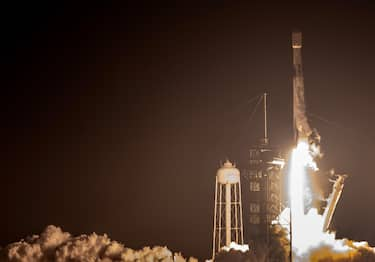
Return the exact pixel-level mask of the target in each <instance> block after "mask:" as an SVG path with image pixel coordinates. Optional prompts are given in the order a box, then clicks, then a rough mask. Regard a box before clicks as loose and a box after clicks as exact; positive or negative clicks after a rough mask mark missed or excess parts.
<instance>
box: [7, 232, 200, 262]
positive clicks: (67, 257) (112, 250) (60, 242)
mask: <svg viewBox="0 0 375 262" xmlns="http://www.w3.org/2000/svg"><path fill="white" fill-rule="evenodd" d="M0 261H9V262H47V261H57V262H63V261H84V262H91V261H92V262H97V261H101V262H112V261H116V262H121V261H139V262H143V261H147V262H148V261H150V262H151V261H163V262H172V261H175V262H184V261H186V260H185V259H184V258H183V257H182V255H181V254H180V253H174V254H173V253H172V252H171V251H170V250H168V248H167V247H161V246H155V247H153V248H150V247H144V248H143V249H141V250H133V249H131V248H126V247H124V246H123V245H122V244H121V243H119V242H116V241H112V240H110V239H109V238H108V236H107V235H106V234H104V235H97V234H96V233H92V234H90V235H80V236H77V237H73V236H71V235H70V234H69V233H67V232H63V231H62V230H61V228H59V227H56V226H52V225H50V226H48V227H47V228H46V229H45V230H44V231H43V233H42V234H41V235H40V236H38V235H33V236H31V237H27V238H26V239H25V240H21V241H19V242H16V243H12V244H9V245H8V246H7V247H5V248H3V249H0ZM188 261H189V262H197V261H198V260H197V259H195V258H189V260H188Z"/></svg>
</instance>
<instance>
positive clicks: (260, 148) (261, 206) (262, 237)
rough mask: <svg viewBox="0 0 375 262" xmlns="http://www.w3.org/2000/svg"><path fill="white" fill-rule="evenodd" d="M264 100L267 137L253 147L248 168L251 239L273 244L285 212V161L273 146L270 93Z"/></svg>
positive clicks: (265, 135)
mask: <svg viewBox="0 0 375 262" xmlns="http://www.w3.org/2000/svg"><path fill="white" fill-rule="evenodd" d="M263 102H264V137H263V138H262V139H261V140H260V142H259V143H258V145H256V146H254V147H253V148H251V149H250V162H249V164H250V168H249V169H248V170H246V178H247V179H248V181H249V192H247V193H248V194H247V195H248V199H249V200H248V203H247V210H246V211H247V212H246V213H247V214H248V218H247V223H246V225H247V227H246V229H247V238H248V239H247V240H248V241H249V242H250V244H251V243H260V242H263V243H265V244H266V245H269V237H270V229H271V224H272V221H274V220H275V219H276V218H277V217H278V215H279V214H280V212H281V208H282V207H281V187H282V177H281V176H282V174H281V169H282V168H283V166H284V160H283V159H282V158H281V153H280V151H279V150H278V149H277V148H275V147H271V146H270V145H269V139H268V134H267V94H264V96H263Z"/></svg>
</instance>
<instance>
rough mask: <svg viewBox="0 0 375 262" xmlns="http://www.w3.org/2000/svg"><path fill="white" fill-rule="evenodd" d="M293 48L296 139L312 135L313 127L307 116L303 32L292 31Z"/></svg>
mask: <svg viewBox="0 0 375 262" xmlns="http://www.w3.org/2000/svg"><path fill="white" fill-rule="evenodd" d="M292 48H293V67H294V74H293V124H294V139H295V141H298V140H299V139H307V138H308V137H309V136H310V135H311V132H312V131H311V128H310V126H309V123H308V121H307V117H306V106H305V89H304V81H303V70H302V53H301V50H302V34H301V32H293V33H292Z"/></svg>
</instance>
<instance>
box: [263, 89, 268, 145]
mask: <svg viewBox="0 0 375 262" xmlns="http://www.w3.org/2000/svg"><path fill="white" fill-rule="evenodd" d="M263 105H264V144H265V145H268V130H267V93H264V94H263Z"/></svg>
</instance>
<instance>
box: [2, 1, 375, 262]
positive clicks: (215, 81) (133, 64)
mask: <svg viewBox="0 0 375 262" xmlns="http://www.w3.org/2000/svg"><path fill="white" fill-rule="evenodd" d="M213 2H214V1H211V4H209V3H208V1H207V3H205V4H202V3H201V4H197V3H195V4H193V3H191V4H182V3H181V4H174V5H168V6H167V5H165V6H164V5H160V6H156V5H146V4H145V5H143V6H142V5H141V4H139V5H138V6H134V5H130V4H129V5H126V4H123V5H122V6H115V5H110V4H102V5H95V4H93V3H90V4H87V5H80V6H77V5H67V4H61V6H52V5H51V4H50V5H42V4H39V5H38V4H36V5H34V4H33V5H31V4H29V5H26V6H22V5H21V4H19V5H18V6H9V7H4V8H3V13H4V16H3V18H2V19H4V22H3V23H2V27H3V29H2V42H3V43H2V44H3V45H4V46H3V48H2V59H1V60H2V64H3V70H2V72H3V74H4V76H3V77H2V80H1V81H2V82H3V84H2V85H1V86H2V92H1V96H0V97H1V100H0V101H1V107H2V110H1V111H2V114H3V116H2V120H1V123H2V126H3V128H2V134H1V138H2V150H1V152H2V156H1V159H2V161H1V162H2V164H1V165H0V166H1V169H0V176H1V190H0V198H1V199H2V203H3V207H2V208H1V210H2V211H1V214H2V215H1V216H0V217H1V218H0V219H1V220H0V225H1V226H0V245H1V246H4V245H6V244H7V243H10V242H13V241H17V240H19V239H21V238H23V237H25V236H26V235H31V234H37V233H39V232H41V231H42V230H43V228H44V227H45V226H46V225H49V224H54V225H57V226H61V227H62V228H63V230H65V231H68V232H71V233H72V234H75V235H78V234H81V233H91V232H93V231H95V232H97V233H100V234H102V233H107V234H108V235H109V236H110V237H111V238H112V239H115V240H118V241H120V242H122V243H124V244H125V245H126V246H128V247H131V248H140V247H143V246H145V245H167V246H168V247H169V248H170V249H172V250H174V251H182V252H183V254H184V255H186V256H196V257H199V258H208V257H210V255H211V251H210V250H211V243H212V227H213V222H212V219H213V207H214V202H213V201H214V181H215V172H216V169H217V168H218V167H219V163H220V161H221V160H225V159H226V158H229V159H230V160H232V161H234V162H236V163H237V166H238V167H239V168H240V169H243V168H247V166H248V150H249V148H250V147H251V145H254V144H255V143H257V141H258V139H259V138H260V137H261V136H262V125H263V123H262V118H261V117H262V116H261V113H260V112H259V113H257V114H255V115H254V117H252V118H251V117H250V115H251V113H252V110H253V109H254V105H255V103H254V102H249V100H251V99H252V98H253V97H255V96H257V95H259V94H261V93H263V92H265V91H266V92H268V93H269V118H270V119H269V125H270V139H271V144H273V145H277V146H280V148H281V149H282V150H283V152H284V153H285V155H287V154H288V153H289V151H290V149H291V148H292V140H293V139H292V138H293V130H292V73H293V67H292V48H291V32H292V31H293V30H295V29H299V30H301V31H302V33H303V49H302V56H303V66H304V77H305V88H306V101H307V111H308V114H309V116H310V118H309V120H310V124H311V126H312V127H315V128H317V129H318V131H319V133H320V134H321V136H322V149H323V152H324V154H325V155H324V159H323V160H322V163H321V168H322V169H329V168H335V170H336V171H337V172H338V173H347V174H349V175H350V177H349V178H348V179H347V181H346V184H345V188H344V192H343V196H342V198H341V200H340V202H339V204H338V207H337V212H336V215H335V217H334V224H335V228H336V229H337V231H338V235H339V236H341V237H348V238H351V239H355V240H368V241H369V242H370V244H372V245H375V225H374V221H375V210H374V199H375V190H374V186H375V173H374V171H373V170H374V168H373V163H374V156H375V155H374V150H375V123H374V115H375V105H374V101H375V59H374V58H375V48H374V47H375V12H374V11H375V6H373V5H370V4H369V2H371V1H368V2H367V1H359V0H358V1H354V0H353V1H348V0H346V1H321V2H319V1H316V2H317V3H318V4H317V3H315V4H302V3H303V2H304V1H300V2H298V3H296V4H295V5H292V4H268V5H265V4H263V5H261V4H255V3H250V2H251V1H247V2H236V3H235V1H226V2H225V3H224V1H217V2H220V3H216V4H212V3H213ZM319 3H320V4H319ZM243 187H244V186H243ZM245 204H246V203H244V205H245ZM244 219H245V220H246V218H244Z"/></svg>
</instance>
